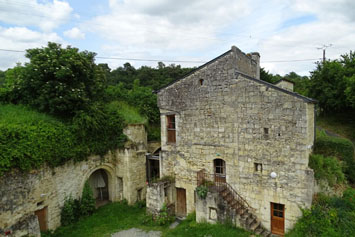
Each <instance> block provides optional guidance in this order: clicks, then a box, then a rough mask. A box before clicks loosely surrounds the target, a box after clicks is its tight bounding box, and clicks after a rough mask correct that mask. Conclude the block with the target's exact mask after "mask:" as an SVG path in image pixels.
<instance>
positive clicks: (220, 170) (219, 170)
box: [214, 159, 226, 174]
mask: <svg viewBox="0 0 355 237" xmlns="http://www.w3.org/2000/svg"><path fill="white" fill-rule="evenodd" d="M214 169H215V170H214V172H215V174H226V162H225V161H224V160H222V159H215V160H214Z"/></svg>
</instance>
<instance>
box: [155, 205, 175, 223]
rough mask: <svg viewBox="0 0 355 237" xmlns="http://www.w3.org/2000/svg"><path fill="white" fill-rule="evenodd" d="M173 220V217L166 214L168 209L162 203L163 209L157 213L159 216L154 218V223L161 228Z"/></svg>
mask: <svg viewBox="0 0 355 237" xmlns="http://www.w3.org/2000/svg"><path fill="white" fill-rule="evenodd" d="M174 220H175V217H174V216H171V215H170V214H169V212H168V207H167V206H166V204H165V203H164V205H163V207H162V208H161V209H160V211H159V215H158V216H156V217H155V221H156V223H157V224H158V225H160V226H163V225H167V224H170V223H171V222H173V221H174Z"/></svg>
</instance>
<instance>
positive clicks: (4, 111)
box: [0, 104, 59, 124]
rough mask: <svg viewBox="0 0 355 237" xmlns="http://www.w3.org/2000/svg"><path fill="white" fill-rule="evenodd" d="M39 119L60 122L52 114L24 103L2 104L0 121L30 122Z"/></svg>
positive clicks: (12, 122)
mask: <svg viewBox="0 0 355 237" xmlns="http://www.w3.org/2000/svg"><path fill="white" fill-rule="evenodd" d="M38 121H43V122H47V123H57V122H59V120H57V119H56V118H54V117H52V116H50V115H47V114H43V113H39V112H37V111H34V110H32V109H30V108H28V107H26V106H23V105H13V104H0V123H6V124H29V123H33V122H38Z"/></svg>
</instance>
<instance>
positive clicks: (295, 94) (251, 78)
mask: <svg viewBox="0 0 355 237" xmlns="http://www.w3.org/2000/svg"><path fill="white" fill-rule="evenodd" d="M239 75H242V76H243V77H245V78H246V79H249V80H252V81H255V82H258V83H261V84H264V85H266V86H268V87H271V88H273V89H275V90H278V91H281V92H284V93H286V94H289V95H292V96H295V97H298V98H300V99H302V100H304V101H306V102H308V103H314V104H316V103H318V101H317V100H315V99H312V98H308V97H306V96H303V95H300V94H298V93H296V92H293V91H289V90H286V89H283V88H281V87H278V86H276V85H274V84H271V83H269V82H266V81H263V80H261V79H256V78H254V77H251V76H249V75H247V74H245V73H243V72H241V71H238V70H236V76H237V77H238V76H239Z"/></svg>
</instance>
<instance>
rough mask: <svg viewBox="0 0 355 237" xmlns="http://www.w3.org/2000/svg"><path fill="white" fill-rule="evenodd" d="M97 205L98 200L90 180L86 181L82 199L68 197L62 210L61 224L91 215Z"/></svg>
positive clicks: (67, 223)
mask: <svg viewBox="0 0 355 237" xmlns="http://www.w3.org/2000/svg"><path fill="white" fill-rule="evenodd" d="M95 207H96V200H95V198H94V194H93V192H92V190H91V188H90V185H89V183H88V182H86V183H85V185H84V189H83V193H82V195H81V199H79V200H78V199H73V198H72V197H71V196H70V197H69V198H66V199H65V201H64V205H63V207H62V210H61V214H60V217H61V224H62V225H63V226H66V225H70V224H73V223H75V222H76V221H78V220H79V218H80V217H83V216H90V215H91V214H92V213H93V212H94V211H95Z"/></svg>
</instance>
